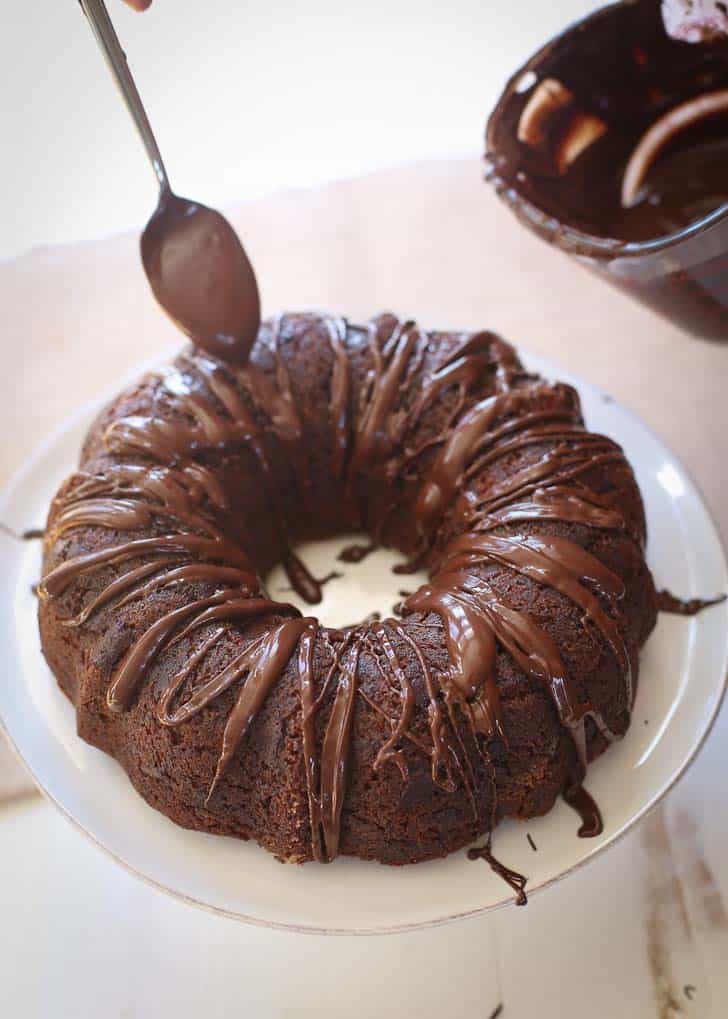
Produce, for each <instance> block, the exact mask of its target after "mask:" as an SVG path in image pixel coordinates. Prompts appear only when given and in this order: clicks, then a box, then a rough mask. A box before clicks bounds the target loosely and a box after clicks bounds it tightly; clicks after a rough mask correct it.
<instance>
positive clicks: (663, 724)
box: [0, 357, 728, 933]
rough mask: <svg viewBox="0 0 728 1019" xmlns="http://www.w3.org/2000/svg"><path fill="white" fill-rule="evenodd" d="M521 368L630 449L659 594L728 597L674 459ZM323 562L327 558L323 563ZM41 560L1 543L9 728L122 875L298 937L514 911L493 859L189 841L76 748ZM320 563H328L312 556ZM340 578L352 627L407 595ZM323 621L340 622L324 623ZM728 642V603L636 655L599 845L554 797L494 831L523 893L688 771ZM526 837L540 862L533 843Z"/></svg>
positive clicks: (0, 623) (90, 411)
mask: <svg viewBox="0 0 728 1019" xmlns="http://www.w3.org/2000/svg"><path fill="white" fill-rule="evenodd" d="M525 360H526V361H527V363H528V364H529V366H531V367H533V368H534V369H536V370H537V371H541V372H542V373H543V374H544V375H547V376H551V377H559V378H562V379H564V378H565V380H566V381H571V382H572V383H573V384H575V385H576V386H577V388H578V389H579V391H580V393H581V396H582V400H583V404H584V411H585V415H586V418H587V421H588V423H589V425H590V427H591V428H592V429H594V430H598V431H603V432H605V433H606V434H608V435H610V436H612V437H613V438H614V439H616V440H617V441H618V442H620V443H621V444H622V445H623V446H624V448H625V450H626V452H627V455H628V457H629V459H630V460H631V462H632V464H633V466H634V468H635V470H636V473H637V477H638V480H639V483H640V485H641V488H642V492H643V494H644V497H645V501H646V506H647V516H648V521H649V533H650V538H649V560H650V563H651V565H652V567H653V571H654V573H655V577H656V581H657V583H658V586H666V587H669V588H670V589H671V590H673V591H674V592H675V593H677V594H679V595H681V596H683V597H688V596H690V597H693V596H701V595H702V596H705V595H712V594H715V593H717V592H721V591H725V590H726V589H728V576H727V572H726V563H725V558H724V554H723V550H722V548H721V544H720V541H719V539H718V536H717V533H716V529H715V527H714V525H713V523H712V521H711V519H710V517H709V515H708V513H707V511H706V509H705V507H704V505H703V503H702V500H701V498H700V495H699V493H698V492H697V491H696V489H695V486H694V485H693V483H692V482H691V480H690V479H689V477H688V476H687V475H686V473H685V471H684V469H683V468H682V466H681V465H680V464H679V463H678V462H677V461H676V460H675V458H674V457H673V456H672V454H671V453H670V452H669V451H668V450H666V449H665V448H664V446H662V445H661V443H660V442H659V441H658V440H657V439H656V438H655V437H654V436H653V435H651V434H650V433H649V432H648V431H647V429H646V428H645V427H644V425H642V424H641V423H640V422H639V421H637V420H636V419H635V418H634V417H632V416H631V415H630V414H628V413H627V412H626V411H624V410H623V409H621V408H620V407H618V406H617V405H616V404H615V403H613V402H612V401H611V400H609V398H608V397H606V396H605V395H604V394H602V393H600V392H599V391H598V390H596V389H594V388H593V387H590V386H588V385H586V384H584V383H581V382H579V381H578V380H575V379H568V378H566V377H565V376H564V373H563V372H561V371H557V370H555V369H554V368H553V366H551V365H549V364H546V363H544V362H541V361H539V360H537V359H536V358H532V357H526V358H525ZM97 409H98V405H96V406H93V407H90V408H87V409H85V410H84V412H83V413H82V414H80V415H79V416H78V417H77V418H76V419H75V420H74V421H72V422H71V423H70V424H69V425H68V426H67V427H66V428H64V429H63V430H62V431H60V432H59V433H57V434H56V435H55V436H54V437H52V439H51V440H50V441H49V442H48V443H47V444H46V445H45V447H44V448H43V449H41V450H40V451H39V452H38V453H37V455H35V456H34V457H33V458H32V459H31V460H30V462H29V463H28V464H27V465H26V467H25V469H24V470H23V471H22V472H21V474H20V475H19V476H18V477H17V478H16V479H15V481H14V482H13V484H11V485H10V486H9V488H8V489H7V490H6V492H5V493H4V495H3V497H2V499H0V520H2V521H3V522H4V523H6V524H8V525H10V526H11V527H13V528H15V529H16V530H23V529H25V528H27V527H31V526H40V525H42V523H43V521H44V518H45V513H46V508H47V505H48V502H49V500H50V498H51V496H52V494H53V492H54V490H55V488H56V486H57V484H58V483H59V482H60V481H61V480H62V478H63V477H64V476H65V475H66V474H68V473H69V472H70V471H71V470H72V469H73V467H74V465H75V463H76V459H77V455H78V450H79V447H80V444H81V441H82V438H83V435H84V433H85V431H86V429H87V427H88V425H89V423H90V421H91V420H92V417H93V416H94V414H95V413H96V411H97ZM319 551H321V550H319ZM327 556H329V557H330V556H331V549H330V548H326V547H324V548H323V558H324V559H325V558H326V557H327ZM39 560H40V549H39V547H38V543H37V542H26V543H20V542H18V541H14V540H12V539H11V538H8V537H5V536H2V535H0V565H1V568H2V573H1V574H0V576H1V577H2V580H1V581H0V584H1V587H0V606H1V607H2V612H1V615H0V643H1V644H2V647H3V650H4V661H5V670H4V677H3V682H2V684H1V685H0V716H2V719H3V721H4V724H5V727H6V729H7V731H8V733H9V735H10V736H11V738H12V740H13V742H14V743H15V746H16V747H17V749H18V751H19V752H20V754H21V756H22V757H23V759H24V760H25V762H26V764H27V765H28V767H29V768H30V770H31V772H32V773H33V775H34V776H35V779H36V781H37V782H38V784H39V785H40V786H41V787H42V788H43V790H44V791H45V792H46V794H47V795H48V796H49V797H50V798H51V799H52V800H53V801H54V802H55V803H56V805H57V806H58V807H59V808H60V810H61V811H62V812H63V813H64V814H65V815H66V816H67V817H69V818H70V819H71V820H73V821H74V822H75V823H76V824H77V825H78V826H79V827H80V828H81V829H82V830H83V831H85V832H86V834H87V835H89V836H91V838H93V839H94V840H96V842H97V843H98V844H99V845H100V846H102V847H103V848H104V849H106V850H107V851H108V852H109V853H110V854H111V855H112V856H113V857H114V858H116V859H117V860H118V861H119V862H120V863H122V864H123V865H125V866H126V867H127V868H129V869H130V870H132V871H133V872H135V873H136V874H138V875H139V876H141V877H144V878H146V879H147V880H148V881H151V882H152V883H154V884H155V885H157V886H159V887H160V888H162V889H164V890H166V891H168V892H171V893H173V894H174V895H177V896H179V897H181V898H183V899H186V900H188V901H190V902H194V903H196V904H198V905H201V906H204V907H207V908H209V909H213V910H216V911H219V912H222V913H225V914H228V915H230V916H234V917H237V918H239V919H243V920H247V921H249V922H251V923H260V924H266V925H270V926H280V927H288V928H293V929H296V930H307V931H317V932H331V933H333V932H337V933H338V932H352V933H369V932H379V931H392V930H406V929H411V928H415V927H419V926H424V925H429V924H433V923H439V922H442V921H445V920H449V919H454V918H456V917H462V916H469V915H473V914H476V913H479V912H482V911H483V910H487V909H491V908H493V907H496V906H499V905H503V904H504V903H507V902H510V901H512V895H511V894H510V891H509V889H508V888H507V887H506V886H505V885H504V884H503V883H502V882H501V880H500V879H499V878H498V877H496V875H495V874H493V873H492V872H491V871H490V869H489V868H488V867H487V866H486V865H485V864H483V863H481V862H480V861H476V862H470V861H468V860H467V859H466V857H465V854H464V853H462V852H460V853H455V854H453V855H452V856H450V857H448V858H447V859H445V860H441V861H437V862H434V863H424V864H418V865H417V866H410V867H397V868H390V867H382V866H379V865H378V864H374V863H363V862H361V861H357V860H349V859H339V860H337V861H336V862H335V863H333V864H331V865H329V866H319V865H316V864H309V865H307V866H304V867H295V866H282V865H281V864H280V863H278V862H277V861H276V860H275V859H274V858H273V857H272V856H270V855H269V854H268V853H266V852H264V851H263V850H262V849H259V848H258V847H257V846H256V845H254V844H252V843H242V842H239V841H236V840H234V839H229V838H220V837H216V836H211V835H203V834H200V833H196V832H189V831H184V830H183V829H181V828H178V827H176V826H175V825H174V824H172V823H171V822H170V821H168V820H167V819H166V818H164V817H163V816H162V815H161V814H158V813H157V812H156V811H154V810H152V808H151V807H148V806H147V805H146V803H145V802H144V801H143V800H142V799H141V797H139V796H138V795H137V793H136V792H134V790H133V788H132V787H131V785H130V783H129V781H128V779H127V777H126V775H125V774H124V772H123V771H122V770H121V768H120V767H119V766H118V765H117V764H116V763H115V761H113V760H112V759H111V758H109V757H107V756H106V755H105V754H102V753H101V752H100V751H98V750H95V749H94V748H92V747H89V746H87V745H86V744H85V743H83V742H82V741H81V740H80V739H79V738H78V737H77V736H76V733H75V724H74V713H73V710H72V708H71V706H70V704H69V703H68V702H67V701H66V699H65V697H64V696H63V694H62V693H61V692H60V690H59V689H58V687H57V686H56V683H55V681H54V679H53V676H52V675H51V673H50V671H49V670H48V668H47V666H46V665H45V662H44V660H43V658H42V656H41V653H40V647H39V641H38V633H37V628H36V621H35V601H34V597H33V595H32V594H31V584H32V583H33V582H34V581H36V580H37V579H38V572H39ZM313 565H314V566H315V567H318V566H319V564H318V563H317V562H315V561H314V563H313ZM347 570H350V571H351V573H350V577H351V579H352V582H354V581H356V580H357V578H358V579H359V580H360V581H362V580H363V581H364V582H363V583H361V584H360V588H359V591H358V593H357V591H356V590H354V589H353V588H350V587H349V585H347V584H346V583H345V582H341V581H340V582H338V586H337V584H335V583H333V584H331V585H330V586H329V587H328V588H327V589H326V595H327V599H326V601H325V602H324V603H323V605H322V606H321V615H322V617H323V618H325V619H326V618H327V611H329V609H328V608H327V603H328V606H329V607H330V609H331V611H333V609H334V608H335V609H336V610H337V611H338V612H340V613H341V612H343V617H342V616H341V615H340V616H339V620H338V621H342V618H343V619H344V620H349V621H353V620H355V619H357V618H361V617H362V616H363V615H364V614H366V612H368V611H371V610H372V609H373V608H380V609H381V608H384V609H385V611H387V610H389V608H390V606H391V605H392V603H393V602H394V601H396V600H397V597H396V592H397V590H398V589H399V588H400V587H405V588H411V586H412V585H411V578H406V577H393V576H392V575H391V574H390V573H389V572H388V571H386V570H382V569H381V562H380V564H379V565H377V563H376V561H373V560H369V561H368V565H367V562H365V563H364V564H361V566H358V567H347ZM359 570H361V571H366V572H362V573H359V572H357V571H359ZM367 574H368V575H369V578H370V580H372V581H373V579H374V577H375V576H376V577H377V579H378V582H379V588H378V591H377V594H376V595H375V596H374V597H372V596H371V595H370V596H369V597H370V598H371V600H369V601H368V602H363V601H362V599H366V598H367V587H368V583H369V581H367V580H366V577H367ZM373 601H374V602H375V604H372V602H373ZM328 618H329V620H330V621H336V620H334V619H333V617H332V615H331V614H329V615H328ZM727 633H728V604H726V603H723V604H722V605H718V606H715V607H714V608H711V609H709V610H708V611H706V612H703V613H702V614H700V615H698V616H696V617H694V618H691V619H685V618H681V617H677V616H667V615H662V616H661V617H660V620H659V623H658V626H657V629H656V630H655V633H654V634H653V636H652V637H651V638H650V641H649V643H648V645H647V647H646V648H645V650H644V653H643V656H642V668H641V678H640V684H639V692H638V695H637V702H636V705H635V710H634V717H633V723H632V727H631V729H630V731H629V733H628V735H627V737H626V738H625V739H624V740H623V741H622V742H621V743H620V744H618V745H616V746H614V747H612V748H611V750H610V751H609V753H607V754H606V755H605V756H604V757H602V758H601V759H600V760H599V761H597V762H596V764H594V765H593V766H592V767H591V768H590V769H589V775H588V778H587V787H588V789H589V791H590V792H591V793H592V794H593V795H594V796H595V798H596V800H597V802H598V803H599V805H600V807H601V809H602V813H603V816H604V822H605V827H604V833H603V835H601V836H600V837H599V838H596V839H588V840H586V839H579V838H577V836H576V830H577V827H578V820H577V817H576V815H575V814H574V813H573V812H572V811H571V810H570V809H569V807H567V806H566V805H565V804H564V803H561V802H560V803H558V804H557V806H556V807H555V809H554V810H552V811H551V813H550V814H549V815H548V816H547V817H544V818H539V819H536V820H531V821H528V822H527V823H517V822H510V823H505V824H503V825H502V826H501V827H499V828H498V830H497V833H496V836H495V839H494V844H495V852H496V855H497V856H498V857H499V858H500V859H502V860H503V861H505V862H506V863H507V864H508V865H509V866H510V867H513V868H515V869H516V870H519V871H522V872H523V873H525V874H527V875H528V877H529V882H528V890H529V892H530V893H531V894H532V893H533V892H534V891H535V890H536V889H538V888H542V887H544V886H545V885H547V884H549V883H551V882H553V881H556V880H557V879H558V878H560V877H563V876H564V875H566V874H568V873H569V872H570V871H572V870H573V869H574V868H575V867H577V866H579V865H581V864H583V863H585V862H586V861H587V860H589V859H591V858H592V857H594V856H595V855H596V854H597V853H599V852H600V851H601V850H603V849H605V848H606V847H607V846H609V845H610V844H612V843H613V842H614V841H615V840H616V839H618V838H619V837H620V836H621V835H623V834H624V833H625V832H626V831H627V829H628V828H630V827H631V826H632V825H633V824H634V823H635V822H636V821H637V820H638V819H639V818H640V817H642V816H643V815H644V814H645V813H646V811H647V810H649V809H650V807H652V806H653V805H654V804H655V803H656V802H657V801H658V800H659V799H660V797H662V796H663V795H664V794H665V793H666V792H667V790H668V789H669V788H670V787H671V786H672V785H673V784H674V782H675V781H676V780H677V778H679V776H680V775H681V774H682V773H683V771H684V770H685V768H686V767H687V765H688V764H689V763H690V761H691V760H692V759H693V757H694V756H695V754H696V753H697V751H698V750H699V748H700V746H701V744H702V742H703V740H704V739H705V737H706V735H707V733H708V731H709V729H710V726H711V724H712V722H713V720H714V718H715V716H716V714H717V711H718V708H719V706H720V701H721V697H722V695H723V690H724V683H725V676H726V666H727V663H728V647H727V641H726V634H727ZM527 832H528V833H530V834H531V836H532V838H533V840H534V842H535V844H536V845H537V847H538V852H533V850H532V849H531V848H530V846H529V843H528V841H527V839H526V833H527ZM51 851H52V849H51V847H49V852H51Z"/></svg>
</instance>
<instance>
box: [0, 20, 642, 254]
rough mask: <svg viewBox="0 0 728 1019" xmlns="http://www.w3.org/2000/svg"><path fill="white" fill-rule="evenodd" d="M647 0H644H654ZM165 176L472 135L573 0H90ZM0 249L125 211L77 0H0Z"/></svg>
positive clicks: (304, 178)
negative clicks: (103, 17)
mask: <svg viewBox="0 0 728 1019" xmlns="http://www.w3.org/2000/svg"><path fill="white" fill-rule="evenodd" d="M655 2H657V0H655ZM107 4H108V7H109V10H110V13H111V15H112V17H113V19H114V21H115V24H116V28H117V31H118V34H119V36H120V38H121V41H122V45H123V46H124V47H125V49H126V52H127V56H128V59H129V62H130V65H131V68H132V71H133V73H134V74H135V77H136V80H137V84H138V86H139V90H140V92H141V94H142V98H143V99H144V101H145V103H146V106H147V111H148V113H149V116H150V119H151V121H152V124H153V126H154V128H155V130H156V133H157V138H158V141H159V144H160V146H161V148H162V152H163V155H164V157H165V160H166V163H167V169H168V170H169V173H170V176H171V178H172V184H173V187H175V189H176V190H178V191H179V192H180V193H181V194H184V195H188V196H191V197H193V198H197V199H199V200H200V201H205V202H208V203H213V204H214V203H216V202H219V203H224V202H226V201H230V200H235V199H239V198H248V197H252V196H256V195H260V194H264V193H267V192H270V191H274V190H276V189H279V188H295V187H300V186H306V185H310V184H316V183H320V182H322V181H325V180H329V179H332V178H335V177H340V176H349V175H354V174H358V173H361V172H363V171H366V170H370V169H374V168H377V167H381V166H388V165H392V164H397V163H401V162H404V161H406V160H411V159H421V158H423V157H428V156H436V155H457V154H462V153H474V154H475V153H477V152H478V151H479V150H480V148H481V140H482V135H483V126H484V122H485V117H486V115H487V112H488V111H489V109H490V108H491V106H492V105H493V103H494V101H495V99H496V98H497V95H498V94H499V92H500V89H501V87H502V85H503V83H504V82H505V80H506V78H507V77H508V75H509V74H510V73H511V72H512V71H513V70H514V69H515V66H516V65H517V64H518V63H520V62H523V61H524V60H525V59H526V58H527V57H528V56H529V55H530V54H531V52H532V51H533V50H534V49H536V48H537V47H538V46H539V45H540V44H541V43H542V42H544V41H545V39H546V38H547V37H548V36H550V35H552V34H554V33H555V32H556V31H559V30H560V29H561V28H562V27H563V26H564V25H565V24H566V23H567V22H568V21H570V20H572V19H574V18H577V17H580V16H582V15H583V14H584V13H585V12H587V11H588V10H589V9H591V8H592V7H593V6H595V5H594V4H593V3H590V2H589V0H558V2H557V3H544V2H543V0H522V2H521V3H520V4H518V3H515V2H513V0H500V2H499V3H493V2H492V0H450V2H443V0H440V2H437V3H436V2H434V0H366V2H359V3H352V2H347V0H306V2H304V3H302V2H300V0H299V2H297V0H154V4H153V6H152V8H151V9H150V10H149V11H147V12H146V13H145V14H135V13H134V12H132V11H130V10H128V9H127V8H126V7H125V6H124V5H123V4H122V2H121V0H107ZM0 8H1V9H2V27H1V28H0V67H2V69H3V74H4V79H5V80H4V87H3V88H2V89H1V90H0V123H1V124H2V131H3V141H4V144H3V146H2V153H3V158H2V161H0V226H1V229H0V258H7V257H9V256H12V255H14V254H18V253H20V252H22V251H25V250H26V249H28V248H31V247H36V246H39V245H46V244H56V243H61V242H67V241H74V240H83V239H86V238H90V237H98V236H103V235H105V234H109V233H117V232H120V231H124V230H128V229H140V228H141V227H142V226H143V225H144V223H145V222H146V220H147V218H148V217H149V215H150V214H151V212H152V209H153V207H154V204H155V190H154V180H153V178H152V176H151V171H150V170H149V169H148V167H147V165H146V162H145V158H144V155H143V152H142V150H141V147H140V144H139V142H138V140H137V138H136V135H135V133H134V129H133V128H132V126H131V122H130V121H129V120H128V116H127V114H126V112H125V110H124V108H123V106H122V104H121V102H120V101H119V100H118V99H117V96H116V93H115V91H114V87H113V85H112V84H111V79H110V78H109V75H108V72H107V70H106V67H105V64H104V63H103V60H102V58H101V55H100V53H99V52H97V50H96V44H95V42H94V39H93V37H92V35H91V32H90V29H89V28H88V26H87V25H86V22H85V18H84V16H83V14H82V12H81V9H80V7H79V5H78V3H77V2H76V0H27V2H23V0H17V2H12V3H11V0H2V4H0Z"/></svg>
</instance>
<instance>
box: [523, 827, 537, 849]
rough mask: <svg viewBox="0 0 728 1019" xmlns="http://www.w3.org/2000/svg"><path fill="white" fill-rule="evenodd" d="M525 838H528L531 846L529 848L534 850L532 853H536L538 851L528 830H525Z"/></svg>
mask: <svg viewBox="0 0 728 1019" xmlns="http://www.w3.org/2000/svg"><path fill="white" fill-rule="evenodd" d="M526 838H527V839H528V844H529V846H530V847H531V849H532V850H533V851H534V853H537V852H538V846H537V845H536V843H535V842H534V841H533V839H532V838H531V833H530V832H526Z"/></svg>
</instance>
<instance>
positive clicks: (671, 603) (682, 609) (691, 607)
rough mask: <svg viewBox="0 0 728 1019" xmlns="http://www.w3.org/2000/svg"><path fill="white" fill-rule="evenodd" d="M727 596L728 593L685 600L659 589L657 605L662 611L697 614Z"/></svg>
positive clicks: (722, 600) (684, 614) (683, 614)
mask: <svg viewBox="0 0 728 1019" xmlns="http://www.w3.org/2000/svg"><path fill="white" fill-rule="evenodd" d="M726 598H728V595H725V594H719V595H718V596H717V597H715V598H689V599H688V600H687V601H684V600H683V599H682V598H677V597H676V596H675V595H674V594H671V593H670V592H669V591H658V592H657V607H658V609H659V610H660V612H671V613H673V614H674V615H677V616H697V614H698V612H702V611H703V609H709V608H710V606H711V605H719V604H720V603H721V602H724V601H725V600H726Z"/></svg>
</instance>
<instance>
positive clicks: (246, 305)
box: [141, 191, 260, 364]
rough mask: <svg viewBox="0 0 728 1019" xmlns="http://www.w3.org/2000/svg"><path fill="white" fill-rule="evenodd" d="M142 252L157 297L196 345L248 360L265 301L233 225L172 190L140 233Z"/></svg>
mask: <svg viewBox="0 0 728 1019" xmlns="http://www.w3.org/2000/svg"><path fill="white" fill-rule="evenodd" d="M141 252H142V261H143V263H144V270H145V272H146V274H147V277H148V279H149V283H150V285H151V288H152V290H153V292H154V296H155V297H156V298H157V300H158V301H159V303H160V304H161V305H162V307H163V308H164V310H165V311H166V312H167V314H168V315H169V316H170V318H171V319H172V320H173V321H174V322H175V323H176V324H177V325H178V326H179V328H180V329H181V330H182V331H183V332H185V333H186V334H187V335H188V336H189V337H190V338H191V339H192V340H193V342H194V343H195V344H196V346H198V347H200V348H202V349H204V350H206V351H207V352H208V353H209V354H212V355H213V357H217V358H220V359H221V360H223V361H233V362H236V363H238V364H240V363H244V362H245V361H247V359H248V355H249V353H250V349H251V347H252V346H253V343H254V342H255V338H256V336H257V334H258V327H259V325H260V298H259V295H258V285H257V283H256V280H255V275H254V273H253V269H252V266H251V265H250V262H249V261H248V256H247V255H246V254H245V251H244V250H243V246H242V245H241V243H240V240H239V239H238V236H237V234H236V233H235V231H234V230H233V228H232V227H231V226H230V224H229V223H228V221H227V220H226V219H225V218H224V217H223V216H221V215H220V213H219V212H216V211H215V210H214V209H208V208H207V206H205V205H200V204H199V203H197V202H191V201H189V200H188V199H186V198H178V197H177V195H174V194H172V193H171V192H169V191H168V192H166V193H163V195H162V196H161V198H160V202H159V206H158V207H157V210H156V212H155V214H154V216H153V217H152V218H151V220H150V221H149V223H148V224H147V227H146V229H145V231H144V233H143V234H142V239H141Z"/></svg>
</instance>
